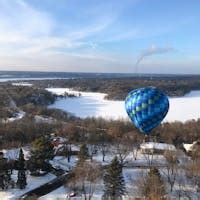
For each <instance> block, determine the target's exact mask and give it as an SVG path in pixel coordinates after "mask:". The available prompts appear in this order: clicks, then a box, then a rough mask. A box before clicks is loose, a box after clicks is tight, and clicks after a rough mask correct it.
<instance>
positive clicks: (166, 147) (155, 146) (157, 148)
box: [140, 142, 176, 154]
mask: <svg viewBox="0 0 200 200" xmlns="http://www.w3.org/2000/svg"><path fill="white" fill-rule="evenodd" d="M140 150H141V152H142V153H146V154H152V153H156V154H163V153H164V152H165V151H176V147H175V146H174V145H172V144H166V143H157V142H145V143H142V144H141V145H140Z"/></svg>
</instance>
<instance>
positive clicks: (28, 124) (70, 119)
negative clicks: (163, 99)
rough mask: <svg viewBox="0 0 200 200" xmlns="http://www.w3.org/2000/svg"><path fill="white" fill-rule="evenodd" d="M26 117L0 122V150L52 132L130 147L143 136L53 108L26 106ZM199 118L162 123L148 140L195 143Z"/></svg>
mask: <svg viewBox="0 0 200 200" xmlns="http://www.w3.org/2000/svg"><path fill="white" fill-rule="evenodd" d="M23 110H24V111H25V112H26V113H27V114H26V117H25V118H23V119H21V120H18V121H14V122H12V123H7V124H4V123H0V138H1V140H0V147H3V145H4V144H6V145H7V146H6V147H8V146H9V145H10V146H18V145H19V144H20V145H21V144H27V143H31V142H32V141H33V140H34V139H35V138H37V137H39V136H41V135H45V134H50V133H56V134H57V135H60V136H64V137H66V138H68V139H70V140H71V142H72V143H99V144H102V143H104V142H106V143H107V142H108V143H118V142H119V140H123V142H125V143H129V144H130V145H134V144H138V143H141V142H142V141H143V140H144V139H146V138H145V136H144V135H143V134H142V133H140V132H139V131H138V129H136V128H135V127H134V125H133V124H132V123H131V122H130V121H123V120H105V119H102V118H86V119H80V118H76V117H74V116H72V115H71V114H69V113H65V112H63V111H60V110H57V109H47V108H46V107H41V106H34V105H32V104H27V105H26V106H23ZM35 115H40V116H47V117H52V118H53V119H55V122H54V123H45V122H40V123H38V122H36V121H35V120H34V119H35V118H34V117H35ZM199 136H200V119H199V120H197V121H195V120H191V121H187V122H186V123H181V122H173V123H163V124H162V125H160V126H159V127H157V128H156V129H154V130H153V132H152V134H151V136H150V138H149V139H150V140H153V141H157V142H165V143H170V144H174V145H176V146H179V147H180V146H181V145H182V144H183V143H192V142H194V141H196V140H199V139H200V138H199Z"/></svg>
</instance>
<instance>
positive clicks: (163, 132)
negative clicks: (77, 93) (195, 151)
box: [58, 118, 200, 147]
mask: <svg viewBox="0 0 200 200" xmlns="http://www.w3.org/2000/svg"><path fill="white" fill-rule="evenodd" d="M58 133H59V134H60V135H62V136H66V137H67V138H71V140H72V142H75V143H85V142H88V143H94V142H96V143H102V141H103V142H104V140H106V141H107V142H111V143H115V142H118V141H119V140H123V142H125V143H131V144H132V145H134V144H137V143H140V142H142V141H143V140H145V139H148V140H153V141H155V142H165V143H169V144H174V145H175V146H178V147H181V146H182V144H183V143H192V142H194V141H196V140H199V139H200V137H199V136H200V119H199V120H197V121H195V120H192V121H188V122H186V123H181V122H173V123H163V124H162V125H160V126H159V127H157V128H156V129H154V131H153V132H152V134H151V135H150V137H149V138H148V137H145V136H144V135H143V134H142V133H140V132H139V131H138V129H136V128H135V127H134V126H133V124H132V123H131V122H129V121H114V120H111V121H107V120H104V119H102V118H99V119H94V118H88V119H85V120H77V121H75V122H70V123H68V124H67V125H66V126H62V129H61V130H59V131H58Z"/></svg>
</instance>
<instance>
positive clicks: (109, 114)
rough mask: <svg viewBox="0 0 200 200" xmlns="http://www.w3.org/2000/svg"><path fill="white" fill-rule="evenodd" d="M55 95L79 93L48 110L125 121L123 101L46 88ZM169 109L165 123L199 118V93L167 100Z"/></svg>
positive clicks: (102, 94)
mask: <svg viewBox="0 0 200 200" xmlns="http://www.w3.org/2000/svg"><path fill="white" fill-rule="evenodd" d="M47 90H48V91H50V92H53V93H55V94H64V92H68V93H75V94H78V93H81V96H80V97H75V98H66V99H64V98H62V99H59V100H57V101H56V102H55V103H54V104H52V105H50V106H49V107H50V108H58V109H62V110H64V111H68V112H71V113H73V114H74V115H76V116H78V117H81V118H86V117H103V118H106V119H126V118H128V116H127V113H126V111H125V106H124V101H112V100H105V99H104V97H105V95H106V94H104V93H95V92H79V91H73V90H71V89H68V88H47ZM169 101H170V109H169V112H168V114H167V116H166V118H165V121H168V122H172V121H182V122H185V121H187V120H191V119H198V118H200V91H191V92H190V93H188V94H187V95H185V96H183V97H176V98H169Z"/></svg>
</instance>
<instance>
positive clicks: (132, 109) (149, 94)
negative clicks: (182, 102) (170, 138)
mask: <svg viewBox="0 0 200 200" xmlns="http://www.w3.org/2000/svg"><path fill="white" fill-rule="evenodd" d="M125 108H126V112H127V113H128V116H129V117H130V119H131V121H132V122H133V124H134V125H135V126H136V127H137V128H138V129H139V130H140V131H141V132H142V133H144V134H150V132H151V130H152V129H154V128H155V127H157V126H158V125H159V124H160V123H161V122H162V120H163V119H164V118H165V116H166V114H167V112H168V110H169V100H168V97H167V96H166V95H165V94H164V93H163V92H162V91H160V90H158V89H157V88H155V87H145V88H140V89H136V90H133V91H131V92H130V93H129V94H128V95H127V97H126V100H125Z"/></svg>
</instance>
